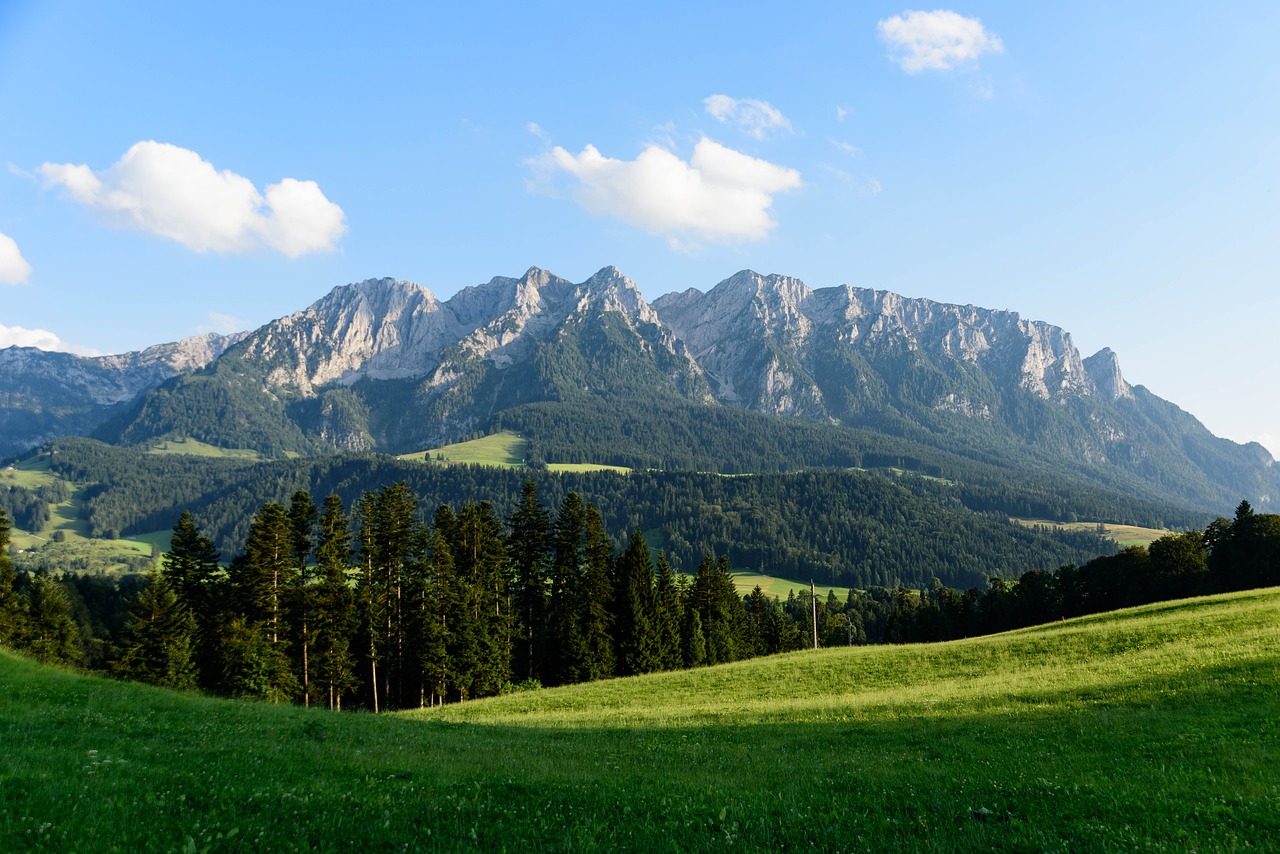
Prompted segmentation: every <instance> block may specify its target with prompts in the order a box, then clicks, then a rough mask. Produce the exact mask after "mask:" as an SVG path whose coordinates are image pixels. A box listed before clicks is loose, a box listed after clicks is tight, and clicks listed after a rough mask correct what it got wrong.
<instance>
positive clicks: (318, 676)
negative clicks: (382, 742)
mask: <svg viewBox="0 0 1280 854" xmlns="http://www.w3.org/2000/svg"><path fill="white" fill-rule="evenodd" d="M350 570H351V530H350V528H349V527H348V523H347V515H346V511H345V509H344V508H343V506H342V499H340V498H339V497H338V496H336V495H330V496H329V497H328V498H326V499H325V500H324V511H323V513H322V514H321V516H320V531H319V538H318V541H317V544H316V575H317V580H316V584H315V598H314V601H313V603H312V615H313V625H314V635H313V636H314V643H315V651H316V656H315V683H316V685H317V686H319V691H320V694H321V695H322V696H324V697H325V698H326V701H327V704H328V707H329V708H330V709H331V710H340V709H341V708H342V697H343V695H345V694H346V693H348V692H349V691H350V690H351V689H352V688H354V687H355V684H356V681H357V680H356V678H355V659H354V657H353V656H352V654H351V636H352V634H353V633H354V631H355V628H356V614H355V596H354V594H353V593H352V591H351V587H350V585H349V583H348V579H347V575H348V573H349V572H350Z"/></svg>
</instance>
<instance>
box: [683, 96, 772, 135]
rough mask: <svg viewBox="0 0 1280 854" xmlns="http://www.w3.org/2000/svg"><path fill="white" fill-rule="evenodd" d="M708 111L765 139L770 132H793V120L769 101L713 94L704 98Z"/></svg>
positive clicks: (725, 121)
mask: <svg viewBox="0 0 1280 854" xmlns="http://www.w3.org/2000/svg"><path fill="white" fill-rule="evenodd" d="M702 103H703V104H705V105H706V107H707V112H708V113H710V114H711V116H712V117H713V118H714V119H715V120H716V121H718V122H720V123H721V124H730V125H737V127H738V128H739V129H740V130H742V132H743V133H746V134H748V135H749V136H754V137H755V138H756V139H764V138H765V137H766V136H767V135H769V134H770V133H774V132H778V133H791V122H790V121H788V120H787V117H786V116H784V115H783V114H782V113H781V112H780V111H779V110H778V109H777V108H776V107H774V106H773V105H772V104H770V103H769V102H768V101H757V100H755V99H753V98H743V99H741V100H739V99H738V98H730V97H729V96H728V95H712V96H711V97H709V98H704V99H703V100H702Z"/></svg>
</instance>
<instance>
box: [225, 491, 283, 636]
mask: <svg viewBox="0 0 1280 854" xmlns="http://www.w3.org/2000/svg"><path fill="white" fill-rule="evenodd" d="M233 568H234V572H233V575H232V578H231V582H232V586H233V588H234V590H235V597H236V602H237V604H238V606H239V609H240V613H242V614H243V615H244V616H245V619H246V620H247V621H248V622H249V623H251V624H260V625H261V626H263V627H264V630H265V633H266V638H267V640H268V641H270V642H271V643H272V644H281V643H282V642H283V641H287V640H288V638H287V637H285V636H284V635H283V630H284V629H285V625H284V620H283V615H284V603H285V599H286V596H287V595H288V592H289V590H290V588H291V587H292V586H293V585H294V584H295V583H296V581H297V577H298V572H297V566H296V565H295V564H294V551H293V532H292V528H291V527H290V525H289V516H288V513H287V512H286V511H285V509H284V507H282V506H280V505H279V504H274V503H272V504H265V505H263V507H262V509H261V510H259V511H258V514H257V515H256V516H255V517H254V519H253V522H252V523H250V525H249V536H248V538H247V539H246V540H245V546H244V555H243V559H242V560H239V561H236V562H235V563H233Z"/></svg>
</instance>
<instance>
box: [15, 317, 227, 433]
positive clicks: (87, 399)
mask: <svg viewBox="0 0 1280 854" xmlns="http://www.w3.org/2000/svg"><path fill="white" fill-rule="evenodd" d="M242 337H244V334H243V333H239V334H236V335H214V334H210V335H204V336H197V337H193V338H184V339H183V340H181V341H177V342H174V343H171V344H157V345H155V346H153V347H148V348H147V349H145V350H141V351H138V352H133V353H124V354H121V355H115V356H96V357H83V356H73V355H71V354H70V353H49V352H45V351H43V350H37V349H35V348H32V347H8V348H5V349H3V350H0V457H4V456H9V455H11V454H16V453H19V452H21V451H25V450H27V449H28V448H32V447H35V446H36V445H39V444H41V443H42V442H47V441H48V440H50V439H54V438H57V437H59V436H67V435H76V434H79V435H87V434H89V433H91V432H92V431H93V430H95V429H96V428H97V427H98V426H99V425H100V424H101V423H102V422H103V421H105V420H106V419H107V418H109V417H110V416H111V415H112V414H114V413H116V412H119V411H120V410H121V409H123V408H124V407H125V406H127V405H128V404H129V402H130V401H132V400H133V399H134V398H136V397H137V396H138V395H139V394H141V393H143V392H146V391H149V390H151V389H153V388H155V387H156V386H158V385H160V383H162V382H163V381H164V380H166V379H168V378H169V377H172V376H176V375H178V374H183V373H188V372H190V371H193V370H196V369H198V368H201V367H204V366H205V365H208V364H209V363H211V362H212V361H214V360H215V359H217V358H218V357H219V356H220V355H222V353H223V352H224V351H226V349H227V348H228V347H230V346H231V345H232V344H234V343H235V342H236V341H238V340H239V339H240V338H242Z"/></svg>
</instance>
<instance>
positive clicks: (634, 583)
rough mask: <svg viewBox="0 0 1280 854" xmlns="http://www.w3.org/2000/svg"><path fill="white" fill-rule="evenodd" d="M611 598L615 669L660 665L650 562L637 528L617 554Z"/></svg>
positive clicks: (634, 670) (650, 668)
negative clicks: (621, 551)
mask: <svg viewBox="0 0 1280 854" xmlns="http://www.w3.org/2000/svg"><path fill="white" fill-rule="evenodd" d="M613 601H614V606H613V613H614V618H615V619H614V632H615V639H616V649H617V662H618V673H619V674H620V675H623V676H628V675H633V674H640V673H651V672H653V671H655V670H658V669H660V667H661V654H660V650H659V641H658V637H657V626H656V623H657V614H656V611H657V603H656V601H655V597H654V591H653V563H652V561H651V558H650V555H649V546H648V544H647V543H646V542H645V539H644V534H643V533H641V532H640V530H639V529H638V528H637V529H636V530H635V531H633V532H632V533H631V538H630V540H629V541H628V542H627V548H626V549H625V550H624V551H623V553H622V555H621V557H619V558H618V563H617V566H616V568H615V581H614V597H613Z"/></svg>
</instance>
